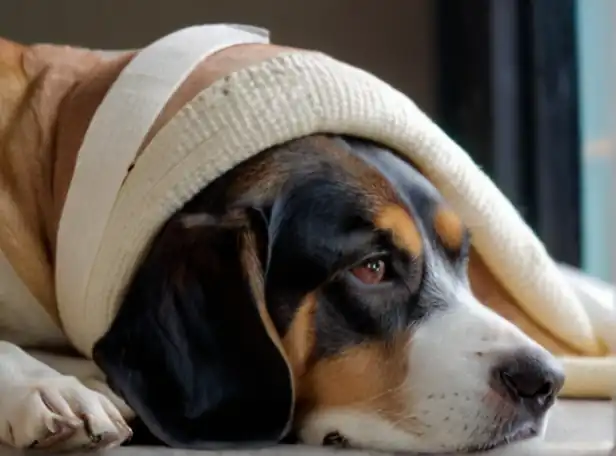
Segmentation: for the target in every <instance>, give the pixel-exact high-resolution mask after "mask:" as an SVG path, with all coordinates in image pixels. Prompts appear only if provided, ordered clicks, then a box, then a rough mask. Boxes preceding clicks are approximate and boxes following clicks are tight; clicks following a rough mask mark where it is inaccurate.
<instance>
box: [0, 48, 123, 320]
mask: <svg viewBox="0 0 616 456" xmlns="http://www.w3.org/2000/svg"><path fill="white" fill-rule="evenodd" d="M124 60H126V58H124ZM119 61H121V59H115V60H113V61H106V60H105V59H104V58H103V57H101V56H100V55H99V54H98V53H96V52H93V51H89V50H85V49H78V48H72V47H62V46H50V45H35V46H23V45H20V44H17V43H13V42H10V41H4V40H2V41H0V81H2V89H1V90H0V154H1V156H0V159H1V163H2V166H0V186H1V188H2V192H1V193H2V195H0V222H1V223H0V249H1V250H2V252H3V253H4V255H6V256H7V258H8V259H9V261H10V262H11V264H12V265H13V267H14V268H15V269H16V272H17V273H18V275H19V276H20V277H21V278H22V280H24V282H25V283H26V284H27V286H28V288H29V289H30V290H31V291H32V293H33V294H34V296H35V297H36V298H37V299H38V301H39V302H40V303H41V304H42V305H43V306H44V307H45V308H46V310H47V311H48V313H50V314H51V315H52V317H56V318H57V314H56V310H55V296H54V287H53V272H52V271H53V261H54V250H55V240H56V229H57V224H58V220H59V216H60V213H61V210H62V204H63V201H64V197H65V195H66V191H67V189H68V185H69V183H70V178H71V175H72V169H73V166H74V163H75V156H76V152H77V150H78V148H79V146H80V142H81V139H82V138H83V133H84V132H85V128H87V124H88V122H89V120H90V118H91V117H92V115H93V113H94V111H95V109H96V106H97V103H98V102H97V101H95V100H94V95H95V94H96V93H97V92H96V91H94V92H92V91H90V95H89V96H92V98H93V99H92V101H91V102H90V101H88V102H87V103H82V104H81V105H79V104H76V103H75V101H73V98H74V95H77V94H79V93H80V92H82V91H83V89H84V88H86V86H87V87H89V86H90V85H92V80H97V78H98V75H99V73H100V70H101V68H102V67H110V68H111V67H112V66H113V64H114V63H116V62H119ZM116 66H117V64H116ZM114 69H115V68H114ZM119 71H120V70H119V69H118V70H117V72H119ZM113 79H114V77H111V78H109V82H107V81H104V80H103V81H100V82H101V83H99V84H98V89H99V91H100V93H101V95H100V97H101V98H102V96H104V93H105V92H106V90H107V89H108V86H109V85H110V84H111V82H112V81H113ZM105 84H106V86H105ZM77 99H79V98H77Z"/></svg>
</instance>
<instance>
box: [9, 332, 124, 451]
mask: <svg viewBox="0 0 616 456" xmlns="http://www.w3.org/2000/svg"><path fill="white" fill-rule="evenodd" d="M33 355H34V356H38V357H40V358H41V359H42V360H44V361H45V362H44V363H43V362H41V361H39V360H38V359H36V358H35V357H34V356H33ZM33 355H31V354H28V353H26V352H25V351H23V350H22V349H21V348H19V347H18V346H17V345H14V344H12V343H10V342H0V442H1V443H3V444H5V445H8V446H12V447H15V448H27V447H30V446H31V445H32V444H33V443H35V442H38V445H37V447H38V448H45V449H47V450H56V451H60V450H78V449H98V448H103V447H111V446H115V445H119V444H120V443H122V442H123V441H125V440H126V439H127V438H128V437H129V436H130V434H131V432H130V428H129V427H128V425H127V424H126V421H125V418H128V417H130V416H131V414H132V412H130V410H129V409H128V407H126V405H124V404H123V402H122V401H121V400H120V399H119V398H117V397H116V396H115V395H113V394H112V393H111V391H110V390H109V388H108V387H107V386H106V385H105V384H104V382H103V381H102V376H101V373H100V371H99V370H98V369H97V368H96V366H95V365H94V363H93V362H91V361H88V360H85V359H76V358H75V359H71V358H69V357H62V356H54V355H49V354H47V355H44V354H36V353H33ZM54 365H55V366H57V367H58V369H60V370H64V373H60V372H59V371H58V370H55V369H53V368H52V367H50V366H54ZM86 384H88V386H89V387H88V386H86ZM123 415H124V416H123ZM88 429H89V430H90V431H91V434H92V435H98V436H100V437H101V439H100V441H98V442H93V441H92V439H91V437H90V436H89V435H88Z"/></svg>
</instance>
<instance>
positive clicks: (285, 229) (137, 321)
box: [94, 139, 464, 447]
mask: <svg viewBox="0 0 616 456" xmlns="http://www.w3.org/2000/svg"><path fill="white" fill-rule="evenodd" d="M335 141H339V140H335ZM332 143H333V141H330V142H329V143H326V144H332ZM315 144H320V143H315V142H312V141H310V140H309V139H304V140H299V141H295V142H292V143H289V144H286V145H282V146H280V147H277V148H274V149H272V150H270V151H266V152H263V153H262V154H261V155H259V156H258V157H256V158H254V159H252V160H249V161H248V162H246V163H244V164H242V165H240V166H238V167H237V168H235V169H234V170H232V171H231V172H229V173H227V174H226V175H225V176H223V177H221V178H219V179H218V180H217V181H216V182H214V183H213V184H212V185H210V186H209V187H208V188H207V189H206V190H204V191H202V192H201V193H200V194H199V195H197V196H196V197H195V198H193V200H192V201H191V202H189V203H188V204H187V205H186V207H185V208H184V209H183V210H182V211H180V213H178V214H176V215H175V216H174V217H173V218H172V220H171V221H170V222H169V223H168V224H167V225H166V226H165V227H164V228H163V229H162V230H161V233H160V234H159V235H158V236H157V238H156V239H155V240H154V242H153V247H152V249H151V251H150V252H149V253H148V254H147V255H146V257H145V259H144V261H143V265H142V266H141V268H140V269H139V271H138V272H137V274H136V276H135V277H134V279H133V281H132V284H131V286H130V288H129V290H128V293H127V295H126V298H125V300H124V304H123V306H122V308H121V310H120V312H119V314H118V316H117V318H116V319H115V321H114V323H113V325H112V327H111V328H110V329H109V331H108V332H107V334H106V335H105V336H104V337H103V338H102V339H101V341H99V343H98V344H97V345H96V347H95V350H94V355H95V361H96V362H97V363H98V364H99V366H101V368H102V369H103V371H104V372H105V373H106V374H107V376H108V378H109V382H110V385H111V387H112V388H113V389H114V390H115V391H116V392H118V393H119V394H120V395H121V396H122V397H124V398H125V399H126V401H127V402H128V404H129V405H130V406H131V407H132V408H133V409H134V410H135V411H136V412H137V414H138V416H139V417H140V419H141V420H143V422H144V423H145V427H146V428H148V429H149V430H150V431H151V432H152V433H153V434H154V435H155V436H156V437H158V438H159V439H160V440H162V441H163V442H164V443H166V444H168V445H172V446H180V447H207V446H209V445H208V444H209V443H211V442H235V443H241V442H249V441H264V440H269V441H277V440H279V439H280V438H281V437H282V434H283V432H284V431H285V426H286V424H287V421H288V419H290V418H291V417H290V416H289V413H288V412H289V409H290V407H291V401H292V398H291V382H290V378H289V376H290V373H289V372H288V370H287V366H286V364H285V362H284V360H283V358H282V357H281V355H280V354H279V352H278V351H277V349H276V348H275V347H274V345H273V343H272V341H271V340H270V338H269V337H268V335H267V333H266V332H265V330H264V327H263V325H262V322H261V319H260V318H259V314H258V312H257V308H256V303H255V299H254V297H253V296H252V294H251V291H250V290H249V288H248V286H247V280H246V277H245V271H243V269H242V267H241V265H240V262H239V256H240V251H241V249H242V246H241V245H240V242H239V240H240V238H241V237H240V235H239V233H240V232H241V230H242V229H243V228H229V227H228V226H225V227H218V228H217V227H215V226H209V227H197V228H194V229H186V228H185V227H183V226H182V224H181V223H180V222H181V219H182V217H183V216H184V215H185V214H186V213H206V214H213V215H214V216H215V217H216V216H223V215H224V214H225V213H227V212H228V211H229V209H230V208H232V207H235V208H236V209H239V210H248V212H249V213H250V214H252V215H251V217H252V218H251V220H252V222H251V228H250V229H251V230H252V232H253V233H254V235H255V237H256V239H257V244H258V245H257V247H258V251H259V255H258V256H259V259H260V262H261V265H262V269H263V275H264V287H265V302H266V303H267V306H268V312H269V315H270V316H271V319H272V321H273V323H274V325H275V327H276V330H277V331H278V333H279V335H280V336H281V337H282V336H284V334H285V333H286V331H287V328H288V327H289V324H290V323H291V321H292V319H293V316H294V314H295V312H296V311H297V308H298V306H299V305H300V303H301V302H302V299H303V298H304V297H305V296H306V295H307V294H308V293H316V299H317V302H318V305H317V308H316V315H315V331H316V338H315V339H316V345H315V347H314V353H313V354H312V361H313V362H314V361H315V360H317V359H319V358H322V357H325V356H330V355H332V354H335V353H337V352H339V351H340V350H342V349H344V348H345V347H348V346H350V345H354V344H358V343H361V342H365V341H366V340H370V339H376V340H388V339H390V338H392V337H394V336H395V335H396V334H397V333H399V331H401V330H404V329H405V328H408V327H409V326H411V325H412V324H413V323H416V322H418V321H419V320H421V319H422V318H425V317H426V316H427V315H428V314H429V313H430V312H431V311H432V307H431V306H433V302H431V304H430V306H428V305H425V304H424V303H425V302H429V300H428V301H426V300H425V299H422V298H421V296H422V278H423V274H424V271H425V267H426V266H425V264H426V261H427V260H426V258H425V257H424V256H420V257H417V258H415V257H412V256H411V255H410V254H409V252H406V251H402V250H400V249H399V248H397V247H396V246H395V245H394V243H393V242H392V239H391V233H388V232H382V231H379V230H377V229H375V227H374V225H373V222H372V220H373V217H374V213H373V211H374V207H373V204H372V202H373V199H372V198H371V197H370V195H369V193H370V191H372V190H370V189H369V188H368V189H367V188H366V187H367V186H368V184H367V183H366V182H364V181H362V179H365V176H366V172H367V170H370V172H372V173H374V170H375V169H378V170H379V172H380V174H381V175H382V176H386V178H385V177H381V178H382V180H383V182H385V184H384V185H386V186H388V187H389V188H390V190H391V192H392V194H393V195H395V198H396V199H397V202H399V203H400V204H403V205H405V206H406V207H407V208H408V209H409V211H411V213H412V214H413V215H414V218H415V219H416V220H417V221H421V220H427V219H428V218H429V217H431V215H430V214H431V211H433V210H434V208H435V206H436V203H437V201H439V199H438V198H440V197H439V196H438V193H436V191H435V190H434V189H433V188H432V187H431V186H430V185H429V184H428V183H427V181H425V179H423V178H422V177H421V175H420V174H419V173H418V172H417V171H416V170H415V169H413V168H412V167H411V166H410V165H409V164H407V163H405V162H403V161H401V160H399V159H397V158H395V157H394V155H393V154H392V153H391V152H390V151H387V150H383V149H379V148H376V147H375V146H374V145H372V144H370V143H368V142H365V141H359V140H351V139H347V140H346V141H340V142H336V143H335V144H336V145H337V149H336V151H331V152H330V151H323V150H320V149H319V146H318V145H315ZM265 161H269V163H270V166H271V164H272V163H275V164H276V166H278V167H279V168H280V169H279V171H278V172H279V175H284V176H285V178H284V179H283V180H281V181H280V182H277V183H276V184H275V185H274V184H273V183H271V182H267V181H265V180H260V181H258V182H257V183H256V184H255V185H256V186H257V187H259V188H255V187H250V186H247V187H246V188H245V189H244V190H243V191H242V192H240V194H238V195H233V194H231V193H232V192H231V190H229V189H230V188H232V187H233V185H232V184H233V183H236V182H239V181H241V180H242V179H244V178H245V175H248V174H249V171H250V170H251V169H256V168H258V167H259V166H260V165H259V164H260V163H263V162H265ZM377 174H378V173H377ZM362 176H363V177H362ZM270 187H271V188H270ZM251 195H252V196H251ZM238 201H241V204H240V203H238ZM238 205H239V206H241V207H239V208H238V207H237V206H238ZM420 228H421V230H423V231H422V233H424V234H426V235H427V237H428V238H429V239H434V236H433V235H432V233H429V232H428V231H427V230H429V229H430V228H429V227H428V226H421V227H420ZM374 255H378V256H380V258H383V259H384V260H385V261H386V264H387V268H388V271H389V272H388V274H389V277H388V279H389V280H388V281H387V282H385V283H382V284H379V285H377V286H372V287H366V286H364V285H363V284H362V283H359V282H358V281H357V280H356V279H354V277H353V276H352V275H351V274H350V273H349V272H348V271H349V268H351V267H353V266H354V265H358V264H361V263H362V262H363V261H364V260H365V259H367V258H369V257H371V256H374ZM452 265H453V263H452ZM454 269H455V270H456V271H459V272H460V273H463V272H464V264H463V263H461V264H460V265H457V266H455V268H454ZM315 290H318V291H316V292H315Z"/></svg>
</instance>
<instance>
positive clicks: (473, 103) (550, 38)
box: [0, 0, 616, 279]
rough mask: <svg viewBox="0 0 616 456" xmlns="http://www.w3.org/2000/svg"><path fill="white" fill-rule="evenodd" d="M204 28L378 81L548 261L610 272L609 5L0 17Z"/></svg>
mask: <svg viewBox="0 0 616 456" xmlns="http://www.w3.org/2000/svg"><path fill="white" fill-rule="evenodd" d="M204 22H237V23H250V24H254V25H259V26H263V27H266V28H268V29H270V31H271V33H272V41H274V42H279V43H284V44H288V45H295V46H300V47H307V48H315V49H319V50H322V51H325V52H327V53H330V54H332V55H334V56H335V57H338V58H340V59H343V60H346V61H348V62H350V63H352V64H354V65H357V66H360V67H363V68H365V69H367V70H369V71H371V72H373V73H375V74H376V75H378V76H380V77H381V78H383V79H385V80H386V81H387V82H389V83H390V84H392V85H394V86H396V87H397V88H399V89H400V90H402V91H404V92H405V93H407V94H408V95H409V96H410V97H411V98H413V100H415V102H416V103H417V104H418V105H419V106H420V107H421V108H422V109H424V110H425V111H426V112H427V113H428V114H429V115H430V116H432V117H433V118H434V119H435V121H436V122H437V123H439V124H440V125H441V126H442V128H443V129H445V131H446V132H447V133H448V134H449V135H450V136H452V137H453V138H454V139H455V140H456V141H458V142H459V143H460V144H461V145H462V146H463V147H465V148H466V150H468V152H469V153H470V154H471V156H472V157H473V158H474V159H475V160H476V161H477V162H478V163H479V165H480V166H481V167H482V168H483V169H484V170H485V172H486V173H488V174H489V175H490V176H491V177H492V179H493V180H494V181H495V182H496V184H497V185H498V186H499V187H500V188H501V189H502V191H503V192H504V193H505V194H506V195H507V196H508V197H509V198H510V199H511V201H512V203H513V204H514V205H515V206H516V207H517V208H518V210H519V211H520V212H521V214H522V215H523V216H524V217H525V219H526V220H527V222H528V223H529V224H530V225H531V226H532V228H533V229H534V230H535V231H536V233H537V234H538V235H539V236H540V238H541V239H542V240H543V241H544V242H545V244H546V247H547V249H548V250H549V252H550V253H551V254H552V255H553V256H554V257H555V259H557V260H559V261H563V262H567V263H569V264H572V265H574V266H579V267H582V268H583V269H584V270H586V271H587V272H589V273H591V274H592V275H595V276H597V277H600V278H604V279H609V278H611V277H613V275H612V274H611V272H610V267H611V266H610V256H612V257H614V258H616V255H615V254H616V252H614V251H613V250H612V251H611V253H612V255H610V248H608V247H607V246H608V245H614V244H616V243H614V242H610V240H611V238H612V237H613V234H612V233H613V230H612V229H610V224H611V219H610V216H609V214H610V212H609V210H608V208H609V205H612V206H614V207H616V206H615V204H616V202H614V195H616V192H614V189H613V188H612V187H611V186H612V179H611V178H610V167H611V166H612V165H611V160H613V159H612V158H611V157H613V156H614V155H615V152H616V151H615V148H616V146H615V144H616V143H615V135H614V133H613V132H614V131H615V130H614V127H615V125H614V123H615V122H616V120H615V119H616V103H615V102H616V96H615V91H614V89H613V86H614V84H616V77H614V76H615V75H616V72H615V71H614V68H615V66H614V63H615V59H614V54H615V49H614V43H615V42H616V36H615V33H614V30H616V1H615V0H311V1H307V0H295V1H293V0H259V1H256V0H224V1H223V0H104V1H93V0H90V1H84V0H53V1H52V0H46V1H45V0H2V5H1V9H0V35H2V36H4V37H6V38H9V39H13V40H18V41H22V42H27V43H34V42H55V43H65V44H73V45H79V46H86V47H96V48H105V49H124V48H134V47H140V46H143V45H146V44H147V43H149V42H151V41H152V40H154V39H156V38H158V37H160V36H162V35H164V34H166V33H169V32H171V31H172V30H174V29H177V28H180V27H183V26H187V25H190V24H196V23H204ZM613 226H616V225H613ZM614 248H616V247H614Z"/></svg>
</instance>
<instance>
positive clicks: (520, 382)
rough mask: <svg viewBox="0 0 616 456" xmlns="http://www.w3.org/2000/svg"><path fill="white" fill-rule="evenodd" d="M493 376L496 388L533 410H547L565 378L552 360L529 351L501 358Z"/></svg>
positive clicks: (537, 411)
mask: <svg viewBox="0 0 616 456" xmlns="http://www.w3.org/2000/svg"><path fill="white" fill-rule="evenodd" d="M492 376H493V386H494V388H495V389H496V390H498V391H500V392H501V393H505V394H506V395H508V396H509V397H510V398H511V399H512V400H513V401H514V402H516V403H521V404H522V405H523V406H524V407H526V408H527V409H528V410H529V411H530V412H533V413H542V412H544V411H545V410H547V409H548V408H549V407H550V406H551V405H552V404H553V403H554V400H555V399H556V395H557V394H558V393H559V391H560V390H561V389H562V387H563V384H564V382H565V374H564V372H563V370H562V368H561V367H560V366H558V365H557V363H556V361H555V360H553V359H552V358H551V357H547V356H546V357H537V356H533V355H530V354H528V353H516V354H515V355H512V356H509V357H507V358H504V359H503V360H502V361H501V362H500V363H499V364H498V365H497V366H496V367H495V369H494V371H493V374H492Z"/></svg>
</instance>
